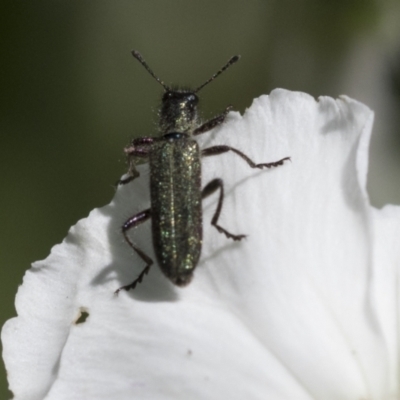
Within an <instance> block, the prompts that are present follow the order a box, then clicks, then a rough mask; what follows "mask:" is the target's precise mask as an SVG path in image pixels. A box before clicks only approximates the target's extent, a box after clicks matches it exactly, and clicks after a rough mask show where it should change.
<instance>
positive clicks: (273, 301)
mask: <svg viewBox="0 0 400 400" xmlns="http://www.w3.org/2000/svg"><path fill="white" fill-rule="evenodd" d="M372 121H373V113H372V112H371V111H370V110H369V109H368V108H367V107H366V106H364V105H362V104H360V103H358V102H356V101H354V100H351V99H349V98H347V97H341V98H339V99H338V100H333V99H331V98H328V97H321V98H319V99H318V101H315V100H314V99H313V98H312V97H310V96H308V95H306V94H304V93H294V92H288V91H285V90H275V91H274V92H272V93H271V95H270V96H262V97H260V98H259V99H256V100H255V101H254V103H253V105H252V106H251V108H250V109H249V110H247V112H246V113H245V115H244V116H243V117H242V116H240V115H239V113H230V115H229V117H228V120H227V122H226V123H225V124H224V125H223V126H222V127H220V128H217V129H215V130H214V131H213V132H212V133H206V134H204V135H202V137H199V138H200V142H201V144H202V147H205V146H210V145H212V144H227V145H230V146H232V147H235V148H238V149H240V150H241V151H243V152H244V153H245V154H247V155H248V156H249V157H250V158H251V159H253V160H254V161H256V162H258V163H259V162H270V161H276V160H279V159H281V158H283V157H287V156H290V157H291V159H292V162H287V163H285V164H284V165H283V166H280V167H278V168H274V169H270V170H264V171H260V170H253V169H251V168H249V166H248V165H247V164H246V163H245V162H244V161H243V160H242V159H241V158H240V157H238V156H237V155H235V154H233V153H226V154H224V155H221V156H215V157H207V158H205V159H204V160H203V186H204V185H205V184H206V183H207V182H209V181H210V180H211V179H212V178H214V177H221V178H222V179H223V180H224V183H225V194H226V196H225V201H224V205H223V211H222V214H221V218H220V224H221V225H222V226H223V227H224V228H226V229H228V230H229V231H231V232H233V233H238V234H242V233H244V234H248V237H247V238H246V239H245V240H243V241H241V242H233V241H230V240H228V239H227V238H226V237H225V236H224V235H221V234H220V233H218V232H217V230H216V229H215V228H214V227H212V226H211V225H210V220H211V218H212V215H213V213H214V211H215V206H216V202H217V198H218V195H217V194H215V195H213V196H211V197H210V198H207V199H206V201H205V204H204V223H203V224H204V242H203V251H202V258H201V260H200V263H199V265H198V267H197V269H196V271H195V277H194V279H193V282H192V283H191V284H190V285H189V286H187V287H186V288H177V287H175V286H173V285H172V284H171V283H170V282H169V281H168V280H167V279H166V278H165V277H164V276H163V275H162V274H161V272H160V270H159V269H158V267H157V265H156V264H155V265H153V267H152V268H151V270H150V273H149V274H148V275H146V276H145V279H144V280H143V282H142V283H141V284H140V285H138V286H137V287H136V289H135V290H133V291H130V292H125V291H122V292H120V294H119V295H118V296H115V295H114V294H113V293H114V291H115V290H116V289H117V288H118V287H120V286H121V285H124V284H127V283H130V282H131V281H132V280H133V279H134V278H135V276H137V275H138V273H139V272H140V271H141V270H142V269H143V267H144V266H145V265H144V263H143V261H142V260H141V259H140V258H139V257H138V256H137V255H136V254H135V253H134V252H133V250H132V249H131V248H130V247H129V246H128V245H127V244H126V242H125V241H124V240H123V237H122V235H121V231H120V227H121V225H122V224H123V223H124V222H125V220H126V219H128V218H129V217H130V216H131V215H133V214H135V213H137V212H139V211H141V210H144V209H146V208H148V207H149V194H148V170H147V167H142V168H141V177H140V178H139V179H136V180H135V181H134V182H132V183H130V184H128V185H125V186H123V187H120V188H119V189H118V191H117V193H116V195H115V198H114V200H113V201H112V202H111V203H110V204H109V205H108V206H105V207H103V208H100V209H95V210H93V211H92V212H91V213H90V215H89V217H88V218H86V219H84V220H81V221H79V222H78V223H77V224H76V225H75V226H74V227H72V228H71V230H70V232H69V234H68V236H67V238H66V239H65V240H64V241H63V243H62V244H61V245H57V246H55V247H54V248H53V249H52V251H51V254H50V256H49V257H48V258H47V259H46V260H44V261H40V262H36V263H35V264H34V265H33V266H32V268H31V269H30V270H29V271H28V272H27V273H26V275H25V277H24V283H23V285H22V286H21V287H20V289H19V291H18V294H17V297H16V307H17V312H18V317H17V318H14V319H12V320H10V321H8V322H7V323H6V325H5V326H4V328H3V331H2V340H3V345H4V352H3V356H4V360H5V363H6V367H7V371H8V377H9V382H10V389H11V390H12V391H13V393H14V394H15V399H16V400H25V399H26V400H36V399H38V400H39V399H46V400H55V399H57V400H60V399H66V400H67V399H68V400H70V399H78V400H79V399H84V400H91V399H96V400H99V399H107V400H109V399H115V400H122V399H127V400H128V399H129V400H131V399H140V400H144V399H162V400H165V399H171V400H172V399H173V400H176V399H185V400H188V399H190V400H196V399H207V400H214V399H216V400H221V399H229V400H236V399H237V400H243V399H246V400H253V399H255V400H256V399H257V400H258V399H273V400H280V399H295V400H302V399H307V400H311V399H321V400H329V399H332V400H341V399H349V400H362V399H363V400H371V399H377V400H387V399H397V398H400V389H399V384H400V378H399V348H398V343H399V337H398V320H399V314H398V312H399V305H398V281H399V280H398V268H399V266H400V250H399V249H400V246H399V245H398V240H399V233H400V209H399V207H395V206H390V207H386V208H385V209H383V210H375V209H373V208H372V207H371V206H370V204H369V200H368V195H367V193H366V189H365V184H366V174H367V160H368V143H369V138H370V132H371V127H372ZM150 225H151V223H150V222H148V223H145V224H143V225H141V226H140V227H138V228H137V229H135V230H133V231H132V232H131V233H130V236H131V237H132V240H133V241H134V242H135V244H136V245H137V246H138V247H139V248H141V249H142V250H143V251H145V252H146V253H147V254H149V255H150V257H152V258H154V251H153V248H152V243H151V235H150ZM82 311H86V312H87V313H88V315H89V316H88V318H87V319H86V321H85V322H82V323H79V324H76V321H77V319H78V317H79V315H80V313H81V312H82Z"/></svg>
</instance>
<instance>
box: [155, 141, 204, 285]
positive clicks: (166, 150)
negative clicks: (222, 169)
mask: <svg viewBox="0 0 400 400" xmlns="http://www.w3.org/2000/svg"><path fill="white" fill-rule="evenodd" d="M150 166H151V170H150V195H151V216H152V232H153V244H154V250H155V253H156V257H157V260H158V263H159V265H160V268H161V270H162V271H163V272H164V274H165V275H166V276H167V277H168V278H169V279H170V280H171V281H172V282H173V283H175V284H176V285H179V286H184V285H186V284H188V283H189V282H190V280H191V278H192V274H193V270H194V268H195V267H196V265H197V262H198V260H199V258H200V252H201V243H202V209H201V163H200V150H199V146H198V144H197V142H196V141H194V140H192V139H190V138H179V139H175V140H173V139H172V140H163V141H160V142H158V143H157V144H155V145H154V148H153V149H152V151H151V153H150Z"/></svg>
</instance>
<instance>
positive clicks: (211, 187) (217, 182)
mask: <svg viewBox="0 0 400 400" xmlns="http://www.w3.org/2000/svg"><path fill="white" fill-rule="evenodd" d="M218 189H219V199H218V204H217V209H216V210H215V213H214V216H213V217H212V220H211V225H213V226H215V228H216V229H217V230H218V232H220V233H224V234H225V236H226V237H227V238H229V239H233V240H242V239H243V238H245V237H246V235H233V234H232V233H229V232H228V231H227V230H226V229H224V228H222V226H220V225H218V223H217V222H218V218H219V216H220V214H221V210H222V203H223V201H224V183H223V182H222V179H219V178H216V179H213V180H212V181H211V182H209V183H208V184H207V185H206V187H205V188H204V189H203V191H202V192H201V196H202V198H203V199H204V198H205V197H207V196H209V195H211V194H213V193H214V192H215V191H216V190H218Z"/></svg>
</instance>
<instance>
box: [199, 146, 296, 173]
mask: <svg viewBox="0 0 400 400" xmlns="http://www.w3.org/2000/svg"><path fill="white" fill-rule="evenodd" d="M228 151H232V152H234V153H235V154H237V155H238V156H240V157H241V158H243V160H245V161H246V162H247V164H249V165H250V167H251V168H260V169H263V168H272V167H278V166H279V165H283V163H284V162H285V161H288V160H290V157H285V158H282V159H281V160H278V161H273V162H270V163H261V164H256V163H255V162H254V161H252V160H251V159H250V158H249V157H247V156H246V154H244V153H242V152H241V151H239V150H237V149H234V148H233V147H229V146H223V145H221V146H213V147H208V148H207V149H204V150H202V151H201V155H202V156H204V157H207V156H216V155H219V154H223V153H226V152H228Z"/></svg>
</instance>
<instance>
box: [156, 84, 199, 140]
mask: <svg viewBox="0 0 400 400" xmlns="http://www.w3.org/2000/svg"><path fill="white" fill-rule="evenodd" d="M198 101H199V99H198V97H197V96H196V95H195V94H194V93H193V92H192V91H190V90H168V91H166V92H165V94H164V96H163V98H162V104H161V111H160V129H161V133H163V134H166V133H170V132H180V133H189V134H190V133H192V132H193V130H194V129H195V128H196V127H197V125H198V121H197V104H198Z"/></svg>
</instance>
